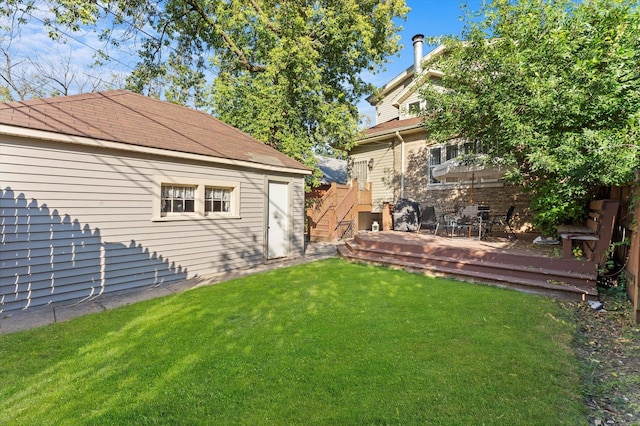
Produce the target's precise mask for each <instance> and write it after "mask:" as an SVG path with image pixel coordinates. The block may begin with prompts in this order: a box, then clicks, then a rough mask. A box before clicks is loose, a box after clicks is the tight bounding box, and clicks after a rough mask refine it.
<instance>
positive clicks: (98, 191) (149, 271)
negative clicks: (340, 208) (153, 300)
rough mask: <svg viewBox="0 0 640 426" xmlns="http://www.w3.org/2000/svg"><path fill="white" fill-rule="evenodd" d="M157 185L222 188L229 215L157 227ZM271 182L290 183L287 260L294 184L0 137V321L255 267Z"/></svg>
mask: <svg viewBox="0 0 640 426" xmlns="http://www.w3.org/2000/svg"><path fill="white" fill-rule="evenodd" d="M159 176H160V177H162V176H170V177H172V178H178V179H180V181H182V182H184V183H189V181H190V180H199V181H216V182H232V183H234V184H236V185H237V186H238V189H239V200H238V201H239V204H238V213H239V214H238V215H237V216H234V217H229V218H224V217H215V218H212V217H199V218H183V219H182V220H166V219H164V220H163V219H160V220H158V218H157V217H155V216H154V202H157V196H156V195H154V182H156V185H157V181H158V177H159ZM269 178H274V179H280V180H286V181H288V182H290V196H291V209H290V212H291V213H292V216H291V228H290V229H291V233H290V257H297V256H300V255H302V253H303V250H304V178H303V177H302V176H301V175H299V174H294V173H292V174H289V173H284V172H277V171H276V172H274V171H272V170H259V169H258V168H256V169H253V168H241V167H234V166H232V165H215V164H211V163H208V162H201V161H196V160H188V159H172V158H170V157H165V156H160V155H153V154H147V153H135V152H124V151H119V150H115V149H100V148H92V147H86V146H84V147H80V146H76V145H73V144H69V143H58V142H51V141H42V140H35V139H29V140H27V139H23V138H14V137H2V139H0V227H1V238H2V245H1V246H0V311H11V310H16V309H24V308H26V307H29V306H38V305H43V304H48V303H52V302H58V301H66V300H75V299H80V298H87V297H91V296H95V295H98V294H101V293H107V292H113V291H118V290H125V289H132V288H136V287H143V286H149V285H160V284H164V283H168V282H172V281H179V280H183V279H188V278H193V277H196V276H202V275H206V274H212V273H217V272H221V271H227V270H232V269H236V268H240V267H247V266H253V265H257V264H260V263H262V262H264V261H265V250H266V247H265V205H266V197H267V190H266V186H265V185H266V182H268V179H269ZM154 197H155V198H154ZM156 210H157V209H156Z"/></svg>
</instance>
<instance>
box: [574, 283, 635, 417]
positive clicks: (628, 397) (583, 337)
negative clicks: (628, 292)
mask: <svg viewBox="0 0 640 426" xmlns="http://www.w3.org/2000/svg"><path fill="white" fill-rule="evenodd" d="M600 299H601V301H602V302H603V309H601V310H595V309H593V308H592V307H591V306H590V305H589V304H587V303H579V304H578V303H576V304H570V305H569V308H571V309H574V310H575V315H576V320H577V324H578V327H579V328H578V338H577V339H576V351H577V354H578V356H579V358H580V360H581V367H582V377H583V381H584V385H585V389H586V392H585V398H584V402H585V405H586V406H587V408H588V410H589V424H590V425H597V426H600V425H639V424H640V324H636V322H635V315H634V311H633V306H632V304H631V302H629V301H628V300H626V298H625V297H624V295H620V294H618V295H614V296H603V295H602V294H601V297H600Z"/></svg>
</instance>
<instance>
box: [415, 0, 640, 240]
mask: <svg viewBox="0 0 640 426" xmlns="http://www.w3.org/2000/svg"><path fill="white" fill-rule="evenodd" d="M438 41H440V42H442V43H444V44H445V46H446V47H447V50H446V53H445V54H444V55H442V56H441V57H440V58H437V59H435V60H434V62H433V63H430V64H426V66H427V67H433V68H438V69H439V70H441V71H443V72H444V74H445V75H444V77H443V78H442V80H441V82H440V84H439V85H437V86H436V85H433V84H426V85H425V90H424V91H423V92H422V96H423V98H424V99H425V100H426V103H427V108H426V110H425V111H424V117H425V127H426V128H427V129H428V130H429V131H430V132H431V133H432V135H433V137H434V138H435V139H436V140H440V141H446V140H448V139H451V138H460V137H463V138H467V139H469V140H473V141H477V142H478V143H479V145H480V146H482V147H483V149H484V150H485V151H486V152H487V153H489V154H491V157H492V158H493V159H501V160H502V161H504V162H506V163H508V164H511V165H513V166H514V169H513V170H514V171H513V172H512V173H510V175H509V178H510V179H511V180H512V181H514V182H519V183H521V184H522V185H523V186H524V187H525V188H527V189H528V190H530V191H531V194H532V205H531V207H532V210H533V212H534V224H535V225H536V226H537V227H538V228H539V229H540V230H541V231H542V232H543V233H544V234H545V235H555V229H556V228H557V225H559V224H561V223H563V222H566V221H570V220H577V219H579V218H580V216H581V215H582V214H583V212H584V206H585V203H586V201H587V200H588V198H589V196H590V195H591V193H590V191H591V190H592V189H593V188H595V187H598V186H610V185H622V184H625V183H628V182H631V181H632V179H633V172H634V170H636V169H638V167H640V149H639V147H640V140H639V136H640V134H639V129H640V67H639V66H638V64H639V63H640V10H639V8H638V4H637V0H582V1H578V0H573V1H572V0H520V1H517V2H514V1H511V0H492V1H489V2H487V3H486V4H485V5H484V6H483V8H482V10H480V11H479V13H478V14H468V16H467V18H466V25H465V30H464V31H463V34H462V36H461V37H445V38H442V39H438Z"/></svg>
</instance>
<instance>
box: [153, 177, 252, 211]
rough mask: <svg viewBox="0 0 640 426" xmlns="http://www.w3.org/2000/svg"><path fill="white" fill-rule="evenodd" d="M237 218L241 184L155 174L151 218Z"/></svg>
mask: <svg viewBox="0 0 640 426" xmlns="http://www.w3.org/2000/svg"><path fill="white" fill-rule="evenodd" d="M239 217H240V183H239V182H227V181H218V180H205V179H193V178H179V177H172V176H156V177H155V178H154V191H153V217H152V220H157V221H164V220H194V219H215V218H239Z"/></svg>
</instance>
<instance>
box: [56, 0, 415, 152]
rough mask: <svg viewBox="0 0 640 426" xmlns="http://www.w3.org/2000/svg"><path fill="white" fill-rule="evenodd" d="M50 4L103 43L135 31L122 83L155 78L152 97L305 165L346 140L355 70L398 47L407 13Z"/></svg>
mask: <svg viewBox="0 0 640 426" xmlns="http://www.w3.org/2000/svg"><path fill="white" fill-rule="evenodd" d="M50 3H51V4H52V10H53V11H54V12H55V16H54V17H53V18H52V20H51V22H52V23H55V25H66V26H68V27H70V28H80V27H82V26H86V25H89V24H97V25H98V26H99V27H100V28H101V29H102V31H103V32H102V36H103V39H104V40H105V41H107V42H109V43H112V44H113V43H116V44H117V43H120V42H121V41H122V40H121V38H120V39H119V38H118V37H121V36H120V35H119V34H123V33H121V32H118V31H117V30H118V29H121V28H126V29H127V33H126V34H128V35H131V34H135V35H136V36H137V37H139V38H140V41H141V42H142V44H141V49H140V58H141V61H140V63H139V64H138V66H137V69H136V71H135V72H134V73H133V74H132V76H131V78H130V80H129V88H131V89H133V90H135V91H138V92H145V91H148V90H149V88H150V87H154V84H155V82H157V80H158V79H162V81H163V85H162V90H163V92H162V93H158V94H159V95H163V96H166V97H167V99H169V100H172V101H175V102H180V103H184V102H185V101H187V100H191V101H193V102H194V103H195V104H196V106H199V107H201V108H203V109H206V110H208V111H210V112H211V113H213V114H214V115H216V116H218V117H219V118H221V119H222V120H223V121H225V122H227V123H229V124H231V125H233V126H236V127H238V128H240V129H242V130H244V131H246V132H248V133H250V134H251V135H253V136H254V137H255V138H257V139H259V140H261V141H263V142H264V143H266V144H269V145H271V146H273V147H275V148H277V149H278V150H280V151H282V152H284V153H285V154H287V155H289V156H291V157H293V158H296V159H298V160H300V161H303V162H305V163H307V164H314V159H313V155H312V154H313V151H314V149H315V148H318V149H325V150H326V149H331V148H338V149H344V148H348V147H349V145H350V144H352V143H353V141H354V140H355V139H356V134H357V131H358V121H359V117H358V111H357V107H356V103H357V101H358V100H359V99H360V98H361V97H362V96H363V95H365V94H370V93H372V91H373V87H372V86H371V85H370V84H368V83H367V82H365V81H364V80H363V78H362V74H363V72H365V71H369V72H374V71H376V70H378V69H379V68H380V67H381V66H382V65H383V64H384V63H386V62H387V60H388V57H389V56H390V55H393V54H395V53H396V52H397V51H398V50H399V46H398V40H399V37H398V36H397V35H396V32H397V30H398V27H397V25H396V23H395V21H394V19H395V18H405V17H406V13H407V11H408V9H407V7H406V6H405V2H404V0H384V1H380V0H342V1H334V0H282V1H275V0H227V1H219V0H161V1H151V0H140V1H130V0H112V1H107V2H94V1H93V0H80V1H68V0H52V1H50ZM205 70H213V71H214V72H215V77H214V79H213V81H206V78H205V77H204V75H205V74H204V71H205ZM194 88H195V90H194Z"/></svg>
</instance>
